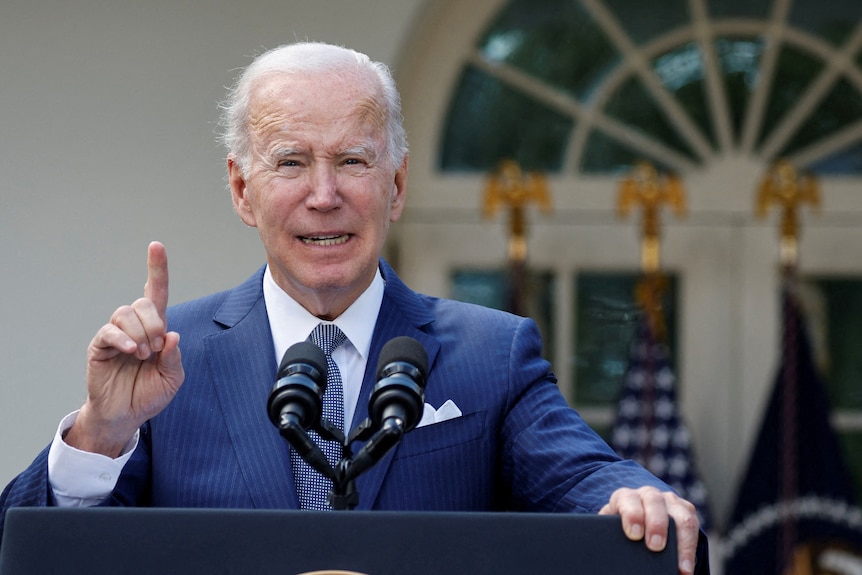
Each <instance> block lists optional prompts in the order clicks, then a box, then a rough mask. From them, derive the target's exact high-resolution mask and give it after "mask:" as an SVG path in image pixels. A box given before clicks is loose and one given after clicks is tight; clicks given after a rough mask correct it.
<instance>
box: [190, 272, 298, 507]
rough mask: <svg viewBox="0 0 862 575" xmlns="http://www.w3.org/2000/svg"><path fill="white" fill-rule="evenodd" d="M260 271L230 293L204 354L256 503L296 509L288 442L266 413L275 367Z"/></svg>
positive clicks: (225, 422) (219, 312)
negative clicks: (220, 325)
mask: <svg viewBox="0 0 862 575" xmlns="http://www.w3.org/2000/svg"><path fill="white" fill-rule="evenodd" d="M261 278H262V276H261V274H260V273H258V274H256V275H255V276H254V277H252V278H251V279H250V280H249V281H248V282H246V283H245V284H243V285H242V286H239V287H238V288H237V289H235V290H234V291H232V292H231V294H230V295H229V296H228V298H227V299H226V300H225V303H224V305H223V306H222V307H221V309H219V311H218V312H217V313H216V316H215V318H214V320H215V321H216V322H217V323H220V324H222V325H223V326H224V327H226V328H227V329H225V330H223V331H221V332H218V333H215V334H213V335H211V336H209V337H207V338H206V341H205V347H206V355H207V359H208V361H209V362H210V365H212V367H213V369H212V372H213V378H214V387H215V389H216V393H217V394H218V398H219V402H220V404H221V410H222V415H223V417H224V425H225V426H226V427H227V430H228V433H229V436H230V438H231V442H232V444H233V448H234V453H235V454H236V458H237V460H238V462H239V465H240V469H241V472H242V475H243V478H244V479H245V483H246V485H247V487H248V490H249V493H250V496H251V498H252V501H253V503H254V506H255V507H257V508H277V509H278V508H281V509H283V508H296V507H298V502H297V499H296V491H295V489H294V479H293V471H292V470H291V468H290V455H289V447H288V444H287V442H286V441H285V440H284V439H283V438H282V437H281V436H280V435H279V434H278V431H277V430H276V428H275V427H274V426H273V425H272V423H271V422H270V421H269V417H268V415H267V413H266V401H267V398H268V396H269V391H270V389H271V388H272V385H273V383H274V382H275V374H276V369H277V364H276V359H275V352H274V350H273V343H272V334H271V332H270V329H269V320H268V316H267V313H266V306H265V304H264V299H263V290H262V287H261V285H262V283H261V282H262V279H261Z"/></svg>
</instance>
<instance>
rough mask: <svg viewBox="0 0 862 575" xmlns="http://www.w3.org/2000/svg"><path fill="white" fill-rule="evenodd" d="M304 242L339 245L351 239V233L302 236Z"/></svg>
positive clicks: (314, 244)
mask: <svg viewBox="0 0 862 575" xmlns="http://www.w3.org/2000/svg"><path fill="white" fill-rule="evenodd" d="M299 239H300V240H302V243H304V244H308V245H313V246H337V245H339V244H343V243H344V242H346V241H347V240H349V239H350V234H342V235H340V236H300V238H299Z"/></svg>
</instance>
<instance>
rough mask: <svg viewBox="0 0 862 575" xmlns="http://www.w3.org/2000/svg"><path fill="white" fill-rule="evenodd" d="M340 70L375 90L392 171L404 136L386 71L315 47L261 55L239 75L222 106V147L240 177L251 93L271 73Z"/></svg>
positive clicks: (245, 164)
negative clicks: (363, 78) (367, 81)
mask: <svg viewBox="0 0 862 575" xmlns="http://www.w3.org/2000/svg"><path fill="white" fill-rule="evenodd" d="M333 71H344V72H354V73H359V74H364V75H367V76H369V77H370V78H371V79H372V81H373V82H374V83H375V84H376V85H377V87H378V88H379V90H380V93H379V95H380V96H381V97H375V98H374V100H375V101H376V103H377V105H378V106H379V107H380V111H381V112H382V116H383V119H384V129H385V130H386V151H387V156H388V160H389V161H390V162H391V163H392V166H393V167H394V168H396V169H397V168H398V166H400V165H401V162H402V161H403V160H404V157H405V156H406V155H407V135H406V133H405V131H404V125H403V119H402V117H401V96H400V95H399V93H398V88H397V87H396V86H395V80H394V79H393V78H392V74H391V72H390V71H389V68H388V67H387V66H386V65H385V64H382V63H380V62H374V61H372V60H371V59H370V58H369V57H368V56H366V55H365V54H362V53H360V52H356V51H355V50H350V49H348V48H343V47H341V46H335V45H332V44H325V43H321V42H299V43H296V44H286V45H284V46H280V47H278V48H274V49H272V50H269V51H268V52H264V53H263V54H261V55H260V56H258V57H257V58H255V60H254V61H253V62H252V63H251V64H250V65H249V66H248V67H247V68H245V70H243V72H242V73H241V74H240V76H239V78H238V79H237V81H236V83H235V84H234V86H233V87H232V88H231V89H230V90H229V91H228V95H227V98H226V99H225V101H224V102H223V103H222V105H221V108H222V116H221V121H220V126H221V129H222V136H221V139H222V142H223V143H224V145H225V147H227V150H228V153H229V154H230V155H231V156H233V157H234V158H235V160H236V161H237V162H238V164H239V166H240V168H241V169H242V171H243V173H244V174H245V175H248V174H247V170H248V169H249V166H250V162H251V145H250V141H249V140H250V134H249V126H248V122H249V117H248V115H249V105H250V100H251V93H252V89H253V88H254V86H255V85H256V83H257V82H258V81H259V80H260V79H261V78H263V77H265V76H267V75H269V74H273V73H325V72H333Z"/></svg>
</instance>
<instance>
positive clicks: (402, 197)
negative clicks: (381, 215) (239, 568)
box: [389, 155, 408, 222]
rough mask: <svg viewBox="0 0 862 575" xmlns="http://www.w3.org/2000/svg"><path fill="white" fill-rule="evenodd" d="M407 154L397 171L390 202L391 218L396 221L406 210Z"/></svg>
mask: <svg viewBox="0 0 862 575" xmlns="http://www.w3.org/2000/svg"><path fill="white" fill-rule="evenodd" d="M407 159H408V158H407V156H406V155H405V156H404V160H403V161H402V162H401V167H400V168H398V171H397V172H395V178H394V181H393V183H392V197H391V198H390V200H389V201H390V204H389V220H390V221H392V222H394V221H396V220H398V218H400V217H401V212H402V211H403V210H404V203H405V202H406V201H407V163H408V162H407Z"/></svg>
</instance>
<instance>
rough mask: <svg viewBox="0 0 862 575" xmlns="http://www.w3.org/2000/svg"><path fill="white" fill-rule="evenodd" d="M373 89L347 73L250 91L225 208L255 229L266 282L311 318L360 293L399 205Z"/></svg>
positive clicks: (396, 172) (269, 81) (265, 84)
mask: <svg viewBox="0 0 862 575" xmlns="http://www.w3.org/2000/svg"><path fill="white" fill-rule="evenodd" d="M374 93H375V91H374V88H373V84H372V83H371V82H370V81H369V80H368V79H367V78H365V77H360V76H357V75H355V74H349V73H334V74H333V73H330V74H315V75H312V74H303V75H299V74H293V75H287V74H275V75H272V76H268V77H266V78H265V79H263V80H262V81H260V82H259V83H258V84H257V86H256V87H255V89H254V90H253V92H252V99H251V106H250V114H249V117H250V118H249V132H250V142H251V154H250V162H249V165H248V166H247V168H246V170H245V175H244V174H243V171H242V170H241V169H240V166H239V165H238V164H237V163H236V161H235V160H234V159H232V158H229V159H228V171H229V179H230V186H231V193H232V196H233V202H234V207H235V208H236V211H237V213H238V214H239V216H240V217H241V218H242V220H243V221H244V222H245V223H246V224H248V225H250V226H255V227H257V228H258V232H259V233H260V237H261V240H262V241H263V245H264V248H265V249H266V253H267V260H268V263H269V265H270V268H271V270H272V274H273V277H274V278H275V281H276V282H277V283H278V285H279V286H281V288H282V289H284V290H285V291H286V292H287V293H288V294H290V295H291V297H293V298H294V299H296V300H297V301H298V302H299V303H300V304H302V305H303V306H304V307H305V308H306V309H308V311H310V312H311V313H313V314H314V315H317V316H319V317H326V318H334V317H337V316H338V315H340V314H341V313H342V312H343V311H344V310H345V309H346V308H347V307H348V306H349V305H350V304H351V303H353V301H355V299H356V298H357V297H359V295H360V294H361V293H362V292H363V291H364V290H365V289H366V288H367V287H368V285H369V284H370V283H371V280H372V279H373V277H374V274H375V271H376V268H377V259H378V257H379V256H380V254H381V251H382V249H383V243H384V241H385V239H386V234H387V231H388V230H389V224H390V222H394V221H396V220H397V219H398V218H399V217H400V215H401V211H402V208H403V206H404V199H405V184H406V180H407V160H406V158H405V160H404V162H403V163H402V165H400V166H391V165H390V163H391V162H390V161H389V158H388V155H387V150H386V138H385V131H384V128H383V117H382V114H381V112H380V109H379V107H378V106H377V104H376V102H375V101H374V100H373V99H372V97H371V95H372V94H374Z"/></svg>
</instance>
